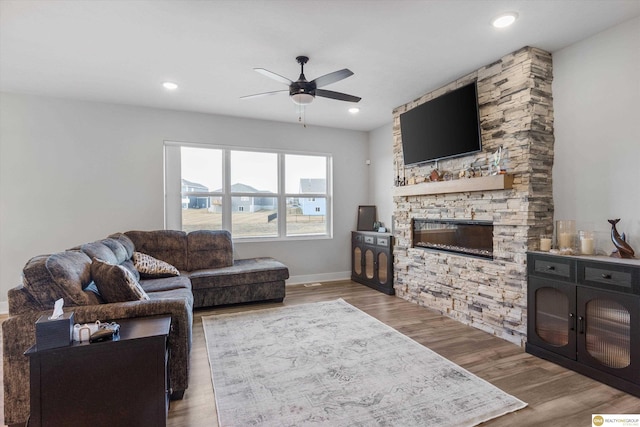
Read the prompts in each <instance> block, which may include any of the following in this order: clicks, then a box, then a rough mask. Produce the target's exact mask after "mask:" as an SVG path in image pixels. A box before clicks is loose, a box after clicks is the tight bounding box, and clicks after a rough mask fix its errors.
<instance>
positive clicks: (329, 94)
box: [316, 89, 362, 102]
mask: <svg viewBox="0 0 640 427" xmlns="http://www.w3.org/2000/svg"><path fill="white" fill-rule="evenodd" d="M316 96H322V97H323V98H331V99H337V100H338V101H348V102H359V101H360V100H361V99H362V98H360V97H359V96H353V95H347V94H346V93H340V92H334V91H332V90H324V89H316Z"/></svg>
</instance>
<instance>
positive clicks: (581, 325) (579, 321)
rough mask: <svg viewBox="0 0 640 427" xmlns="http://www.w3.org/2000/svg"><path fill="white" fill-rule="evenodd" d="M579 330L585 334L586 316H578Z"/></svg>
mask: <svg viewBox="0 0 640 427" xmlns="http://www.w3.org/2000/svg"><path fill="white" fill-rule="evenodd" d="M578 324H579V330H578V333H580V334H584V317H582V316H578Z"/></svg>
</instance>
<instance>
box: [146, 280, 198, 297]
mask: <svg viewBox="0 0 640 427" xmlns="http://www.w3.org/2000/svg"><path fill="white" fill-rule="evenodd" d="M140 286H142V289H144V290H145V292H147V293H148V294H149V296H151V293H152V292H159V291H169V290H171V289H187V290H188V291H189V292H191V281H190V280H189V278H188V277H187V276H175V277H163V278H161V279H142V280H140Z"/></svg>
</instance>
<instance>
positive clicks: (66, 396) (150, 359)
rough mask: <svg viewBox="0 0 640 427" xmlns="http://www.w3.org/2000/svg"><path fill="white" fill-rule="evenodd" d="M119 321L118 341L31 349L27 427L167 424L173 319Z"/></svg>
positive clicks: (148, 318)
mask: <svg viewBox="0 0 640 427" xmlns="http://www.w3.org/2000/svg"><path fill="white" fill-rule="evenodd" d="M117 323H119V324H120V339H119V340H118V341H105V342H100V343H93V344H89V343H86V342H85V343H73V344H72V345H70V346H67V347H59V348H52V349H48V350H41V351H38V350H37V348H36V347H35V346H34V347H32V348H30V349H29V350H27V352H26V353H25V354H26V355H27V356H29V360H30V369H31V374H30V377H31V380H30V386H31V415H30V418H29V424H28V425H29V427H39V426H46V427H57V426H60V427H63V426H93V427H95V426H105V427H107V426H141V427H142V426H165V425H166V420H167V411H168V407H169V384H168V383H167V381H168V378H169V377H168V375H167V368H168V358H169V350H168V347H167V338H168V336H169V328H170V326H171V317H169V316H158V317H143V318H137V319H123V320H119V321H117Z"/></svg>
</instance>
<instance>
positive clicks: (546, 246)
mask: <svg viewBox="0 0 640 427" xmlns="http://www.w3.org/2000/svg"><path fill="white" fill-rule="evenodd" d="M540 250H541V251H543V252H549V251H550V250H551V239H550V238H545V237H542V238H540Z"/></svg>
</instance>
